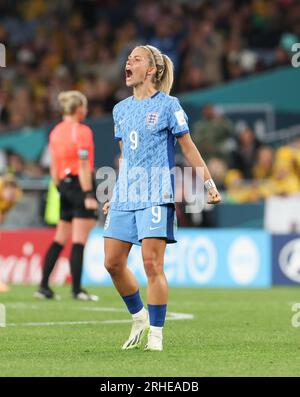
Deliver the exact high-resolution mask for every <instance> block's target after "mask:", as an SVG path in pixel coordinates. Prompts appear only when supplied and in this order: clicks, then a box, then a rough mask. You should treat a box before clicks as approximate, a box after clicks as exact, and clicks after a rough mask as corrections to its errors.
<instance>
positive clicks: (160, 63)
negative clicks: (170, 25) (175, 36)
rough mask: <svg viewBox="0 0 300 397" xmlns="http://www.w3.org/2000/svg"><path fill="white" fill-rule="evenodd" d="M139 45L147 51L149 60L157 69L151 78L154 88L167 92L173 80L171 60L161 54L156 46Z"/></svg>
mask: <svg viewBox="0 0 300 397" xmlns="http://www.w3.org/2000/svg"><path fill="white" fill-rule="evenodd" d="M140 47H141V48H144V49H146V50H147V51H148V54H149V62H150V64H151V65H152V66H155V67H156V69H157V72H156V74H155V75H154V79H153V83H154V85H155V88H156V89H157V90H159V91H162V92H165V93H166V94H169V93H170V91H171V88H172V85H173V81H174V65H173V62H172V61H171V59H170V58H169V57H168V56H167V55H165V54H162V53H161V51H160V50H159V49H158V48H156V47H154V46H152V45H145V46H140Z"/></svg>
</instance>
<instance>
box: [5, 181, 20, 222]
mask: <svg viewBox="0 0 300 397" xmlns="http://www.w3.org/2000/svg"><path fill="white" fill-rule="evenodd" d="M21 197H22V191H21V188H20V186H19V185H18V183H17V181H16V179H15V178H14V177H13V176H11V175H4V176H0V223H3V221H4V219H5V215H6V214H7V212H8V211H9V210H10V209H12V208H13V207H14V206H15V205H16V204H17V202H18V201H19V200H20V199H21Z"/></svg>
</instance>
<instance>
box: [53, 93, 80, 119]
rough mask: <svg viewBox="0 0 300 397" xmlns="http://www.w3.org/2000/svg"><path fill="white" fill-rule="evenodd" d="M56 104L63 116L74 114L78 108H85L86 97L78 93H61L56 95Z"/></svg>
mask: <svg viewBox="0 0 300 397" xmlns="http://www.w3.org/2000/svg"><path fill="white" fill-rule="evenodd" d="M58 103H59V106H60V108H61V111H62V113H63V114H64V115H70V114H74V113H75V111H76V109H77V108H78V107H79V106H84V107H87V99H86V96H85V95H83V94H82V93H81V92H79V91H73V90H72V91H63V92H61V93H60V94H59V95H58Z"/></svg>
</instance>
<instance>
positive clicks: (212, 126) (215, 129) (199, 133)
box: [192, 104, 235, 160]
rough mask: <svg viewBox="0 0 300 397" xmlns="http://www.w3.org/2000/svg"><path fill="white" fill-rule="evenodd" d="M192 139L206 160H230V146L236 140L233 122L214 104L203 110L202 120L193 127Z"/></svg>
mask: <svg viewBox="0 0 300 397" xmlns="http://www.w3.org/2000/svg"><path fill="white" fill-rule="evenodd" d="M192 138H193V141H194V143H195V145H196V146H197V148H198V150H199V151H200V153H202V155H203V156H204V158H206V159H210V158H212V157H217V158H222V159H224V160H227V159H228V156H229V149H230V144H231V143H232V141H233V140H234V138H235V130H234V126H233V124H232V123H231V121H230V120H229V119H228V118H227V117H225V116H224V115H222V114H220V113H219V112H218V111H217V109H216V107H215V106H213V105H212V104H206V105H204V106H203V108H202V112H201V118H200V120H199V121H197V122H196V123H195V124H194V125H193V127H192Z"/></svg>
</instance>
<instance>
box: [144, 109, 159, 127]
mask: <svg viewBox="0 0 300 397" xmlns="http://www.w3.org/2000/svg"><path fill="white" fill-rule="evenodd" d="M158 115H159V114H158V113H157V112H151V113H147V120H146V123H147V128H154V127H155V126H156V124H157V122H158Z"/></svg>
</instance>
